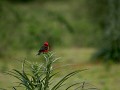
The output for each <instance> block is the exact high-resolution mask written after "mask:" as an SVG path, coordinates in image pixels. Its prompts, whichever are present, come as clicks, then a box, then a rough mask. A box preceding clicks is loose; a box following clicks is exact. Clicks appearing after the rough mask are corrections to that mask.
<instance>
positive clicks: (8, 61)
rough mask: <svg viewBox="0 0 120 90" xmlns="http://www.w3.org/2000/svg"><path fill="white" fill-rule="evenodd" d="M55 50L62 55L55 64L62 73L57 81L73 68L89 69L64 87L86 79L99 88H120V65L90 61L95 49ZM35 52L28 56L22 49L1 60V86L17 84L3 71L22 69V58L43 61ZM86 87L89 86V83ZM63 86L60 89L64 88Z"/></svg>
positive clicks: (114, 89) (101, 89)
mask: <svg viewBox="0 0 120 90" xmlns="http://www.w3.org/2000/svg"><path fill="white" fill-rule="evenodd" d="M53 51H54V52H56V57H61V59H60V60H59V61H58V62H57V63H56V64H55V68H56V71H59V72H60V74H59V75H58V76H57V77H56V81H57V80H58V79H60V77H63V76H64V75H66V74H67V73H68V72H71V71H73V70H76V69H88V70H86V71H83V72H81V73H79V74H77V75H76V76H74V77H72V78H71V79H70V80H69V81H68V84H66V85H64V86H63V88H65V87H66V86H67V85H70V84H71V83H73V82H83V81H85V82H87V83H90V84H91V85H89V87H95V88H98V89H99V90H119V88H120V86H119V84H120V78H119V76H120V70H119V69H120V66H119V65H117V64H111V68H110V69H109V70H107V69H108V67H106V66H105V65H104V64H101V63H91V62H89V60H90V58H91V55H92V54H93V53H94V52H95V49H92V48H57V49H54V50H53ZM35 52H36V51H33V53H31V55H30V56H29V55H27V56H26V54H25V53H23V52H22V51H21V52H19V53H16V52H13V55H14V54H15V56H11V57H7V58H4V59H1V60H0V88H8V90H12V89H10V88H11V86H14V85H16V83H15V82H16V79H15V78H13V77H11V76H9V75H6V74H4V73H3V72H4V71H8V70H12V69H13V68H15V69H18V70H21V60H24V59H25V58H26V57H27V60H28V61H31V62H41V60H39V59H42V58H40V57H38V56H35ZM20 53H21V54H20ZM41 57H42V56H41ZM53 82H55V81H53ZM86 87H88V85H87V84H86ZM63 88H62V89H60V90H64V89H63ZM72 90H73V89H72Z"/></svg>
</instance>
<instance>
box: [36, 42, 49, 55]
mask: <svg viewBox="0 0 120 90" xmlns="http://www.w3.org/2000/svg"><path fill="white" fill-rule="evenodd" d="M48 51H49V44H48V42H44V44H43V46H42V47H41V48H40V49H39V51H38V54H37V55H40V54H41V53H43V54H44V53H47V52H48Z"/></svg>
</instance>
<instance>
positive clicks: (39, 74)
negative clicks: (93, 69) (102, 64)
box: [7, 52, 97, 90]
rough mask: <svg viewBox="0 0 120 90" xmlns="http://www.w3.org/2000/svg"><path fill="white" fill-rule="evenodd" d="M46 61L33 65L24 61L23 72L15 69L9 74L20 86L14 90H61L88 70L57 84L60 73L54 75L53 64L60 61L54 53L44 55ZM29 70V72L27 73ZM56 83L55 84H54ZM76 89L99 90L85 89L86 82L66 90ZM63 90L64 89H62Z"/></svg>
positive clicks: (69, 86) (64, 78) (74, 72)
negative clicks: (20, 88) (66, 83)
mask: <svg viewBox="0 0 120 90" xmlns="http://www.w3.org/2000/svg"><path fill="white" fill-rule="evenodd" d="M43 56H44V59H45V61H44V62H43V63H42V64H39V63H31V62H28V61H27V60H24V62H23V63H22V71H19V70H17V69H13V71H9V72H7V74H9V75H12V76H13V77H15V78H17V79H18V81H19V82H17V83H18V86H14V87H12V88H13V90H18V89H19V87H22V90H61V87H63V86H64V84H65V81H67V80H68V79H70V78H71V77H73V76H74V75H76V74H77V73H79V72H82V71H85V70H87V69H82V70H76V71H73V72H70V73H68V74H67V75H65V76H64V77H63V78H61V79H60V80H58V81H57V82H56V81H55V80H54V79H55V78H53V77H55V76H56V75H57V74H58V73H56V72H55V73H54V70H55V69H54V68H53V64H54V63H55V62H56V61H57V60H58V59H59V58H55V57H54V53H52V52H49V53H46V54H43ZM27 70H28V72H27ZM54 81H55V83H53V82H54ZM73 87H75V89H74V90H88V89H90V90H97V89H96V88H88V89H85V82H78V83H74V84H72V85H68V87H67V88H65V89H64V90H73V89H71V88H73ZM62 90H63V89H62Z"/></svg>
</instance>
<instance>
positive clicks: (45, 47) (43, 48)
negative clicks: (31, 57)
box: [39, 46, 48, 51]
mask: <svg viewBox="0 0 120 90" xmlns="http://www.w3.org/2000/svg"><path fill="white" fill-rule="evenodd" d="M43 50H48V47H47V46H42V47H41V48H40V50H39V51H43Z"/></svg>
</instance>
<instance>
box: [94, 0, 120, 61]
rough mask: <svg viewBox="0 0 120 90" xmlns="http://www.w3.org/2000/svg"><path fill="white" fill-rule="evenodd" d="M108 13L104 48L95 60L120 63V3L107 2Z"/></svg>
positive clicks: (115, 0) (113, 0)
mask: <svg viewBox="0 0 120 90" xmlns="http://www.w3.org/2000/svg"><path fill="white" fill-rule="evenodd" d="M107 3H108V4H107V7H108V11H107V12H108V13H107V12H106V13H107V14H106V15H107V16H106V24H105V28H104V37H103V39H104V41H105V43H103V46H102V47H101V49H100V50H98V52H97V53H96V54H95V58H97V59H102V60H103V61H105V62H120V26H119V22H120V15H119V12H120V6H119V4H120V1H119V0H109V1H107Z"/></svg>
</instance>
